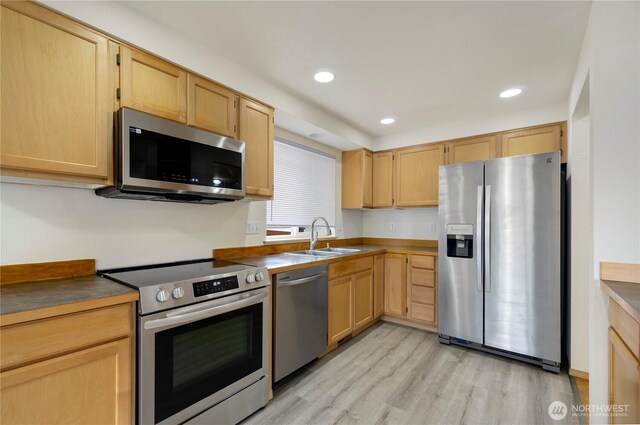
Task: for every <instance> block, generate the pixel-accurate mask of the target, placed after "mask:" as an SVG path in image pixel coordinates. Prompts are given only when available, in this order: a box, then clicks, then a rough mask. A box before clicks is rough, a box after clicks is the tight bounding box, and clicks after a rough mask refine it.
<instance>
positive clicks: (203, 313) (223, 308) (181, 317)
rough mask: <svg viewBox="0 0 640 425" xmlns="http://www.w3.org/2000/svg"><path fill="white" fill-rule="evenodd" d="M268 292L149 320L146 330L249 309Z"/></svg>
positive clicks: (145, 325) (145, 326)
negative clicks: (244, 308)
mask: <svg viewBox="0 0 640 425" xmlns="http://www.w3.org/2000/svg"><path fill="white" fill-rule="evenodd" d="M267 295H268V294H267V292H261V293H259V294H257V295H252V296H250V297H247V298H244V299H242V300H240V301H234V302H231V303H229V304H223V305H220V306H216V307H209V308H205V309H203V310H197V311H193V312H189V313H184V314H177V315H175V316H170V317H163V318H162V319H155V320H149V321H148V322H146V323H145V324H144V328H145V329H158V328H165V327H167V326H175V325H182V324H185V323H189V322H193V321H195V320H200V319H204V318H207V317H212V316H217V315H218V314H223V313H228V312H229V311H232V310H237V309H239V308H242V307H247V306H249V305H251V304H256V301H259V300H262V299H264V298H266V297H267Z"/></svg>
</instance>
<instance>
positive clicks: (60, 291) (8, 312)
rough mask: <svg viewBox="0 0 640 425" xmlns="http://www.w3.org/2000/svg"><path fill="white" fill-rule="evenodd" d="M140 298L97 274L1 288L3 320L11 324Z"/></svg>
mask: <svg viewBox="0 0 640 425" xmlns="http://www.w3.org/2000/svg"><path fill="white" fill-rule="evenodd" d="M137 299H138V292H137V291H136V290H134V289H131V288H128V287H126V286H124V285H121V284H119V283H116V282H113V281H111V280H108V279H105V278H102V277H99V276H96V275H91V276H80V277H71V278H65V279H55V280H46V281H39V282H23V283H14V284H8V285H2V286H0V317H2V324H3V325H8V324H13V323H18V322H20V321H24V320H35V319H37V318H42V317H46V316H47V312H48V315H57V314H67V313H71V312H75V311H82V310H86V309H88V308H98V307H104V306H107V305H113V304H119V303H123V302H132V301H136V300H137ZM54 309H55V311H54ZM36 311H37V312H36Z"/></svg>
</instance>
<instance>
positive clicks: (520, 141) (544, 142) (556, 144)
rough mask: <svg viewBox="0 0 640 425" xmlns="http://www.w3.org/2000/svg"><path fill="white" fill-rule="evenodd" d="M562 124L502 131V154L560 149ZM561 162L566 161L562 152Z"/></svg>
mask: <svg viewBox="0 0 640 425" xmlns="http://www.w3.org/2000/svg"><path fill="white" fill-rule="evenodd" d="M562 137H563V131H562V124H553V125H547V126H544V127H534V128H530V129H524V130H514V131H508V132H505V133H502V135H501V138H502V156H503V157H504V156H515V155H527V154H532V153H543V152H555V151H559V150H562ZM562 157H563V162H566V159H565V155H564V152H563V154H562Z"/></svg>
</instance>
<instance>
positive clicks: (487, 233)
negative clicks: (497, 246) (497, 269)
mask: <svg viewBox="0 0 640 425" xmlns="http://www.w3.org/2000/svg"><path fill="white" fill-rule="evenodd" d="M483 233H484V235H483V236H484V260H485V261H484V263H485V264H484V290H485V292H491V186H490V185H486V186H485V200H484V232H483Z"/></svg>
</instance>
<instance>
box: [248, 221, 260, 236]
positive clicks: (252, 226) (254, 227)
mask: <svg viewBox="0 0 640 425" xmlns="http://www.w3.org/2000/svg"><path fill="white" fill-rule="evenodd" d="M245 233H246V234H247V235H255V234H256V233H260V224H259V223H258V222H257V221H247V230H246V232H245Z"/></svg>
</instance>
